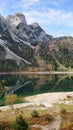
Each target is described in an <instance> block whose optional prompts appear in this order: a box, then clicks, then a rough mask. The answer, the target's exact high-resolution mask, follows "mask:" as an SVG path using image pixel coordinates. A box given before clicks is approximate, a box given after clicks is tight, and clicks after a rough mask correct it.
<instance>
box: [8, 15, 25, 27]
mask: <svg viewBox="0 0 73 130" xmlns="http://www.w3.org/2000/svg"><path fill="white" fill-rule="evenodd" d="M6 19H7V21H8V23H9V24H10V25H14V26H17V25H18V24H20V23H22V24H25V25H27V22H26V19H25V16H24V15H23V14H22V13H16V14H14V15H9V16H8V17H7V18H6Z"/></svg>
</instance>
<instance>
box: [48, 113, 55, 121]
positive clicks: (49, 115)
mask: <svg viewBox="0 0 73 130" xmlns="http://www.w3.org/2000/svg"><path fill="white" fill-rule="evenodd" d="M46 120H47V121H53V120H54V117H53V116H52V115H51V114H48V115H47V116H46Z"/></svg>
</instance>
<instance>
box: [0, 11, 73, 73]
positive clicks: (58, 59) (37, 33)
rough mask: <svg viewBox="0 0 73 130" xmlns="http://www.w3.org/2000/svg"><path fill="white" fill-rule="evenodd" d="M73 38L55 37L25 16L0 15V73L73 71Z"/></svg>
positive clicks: (20, 14)
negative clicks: (71, 69)
mask: <svg viewBox="0 0 73 130" xmlns="http://www.w3.org/2000/svg"><path fill="white" fill-rule="evenodd" d="M72 61H73V38H72V37H60V38H54V37H53V36H51V35H48V34H46V32H45V31H44V30H43V29H42V28H41V27H40V25H38V23H33V24H30V25H28V24H27V21H26V18H25V16H24V15H23V14H22V13H16V14H14V15H9V16H7V17H3V16H1V15H0V71H19V70H24V71H25V70H28V71H30V70H31V71H32V70H33V71H37V70H67V69H69V68H73V63H72Z"/></svg>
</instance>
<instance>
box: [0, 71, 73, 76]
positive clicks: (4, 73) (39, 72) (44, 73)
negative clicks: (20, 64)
mask: <svg viewBox="0 0 73 130" xmlns="http://www.w3.org/2000/svg"><path fill="white" fill-rule="evenodd" d="M9 74H10V75H20V74H22V75H50V74H52V75H54V74H73V71H72V72H71V71H48V72H47V71H37V72H36V71H23V72H22V71H19V72H12V71H11V72H0V75H9Z"/></svg>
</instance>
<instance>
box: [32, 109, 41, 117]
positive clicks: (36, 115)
mask: <svg viewBox="0 0 73 130" xmlns="http://www.w3.org/2000/svg"><path fill="white" fill-rule="evenodd" d="M31 115H32V117H39V112H38V111H36V110H33V111H32V113H31Z"/></svg>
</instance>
